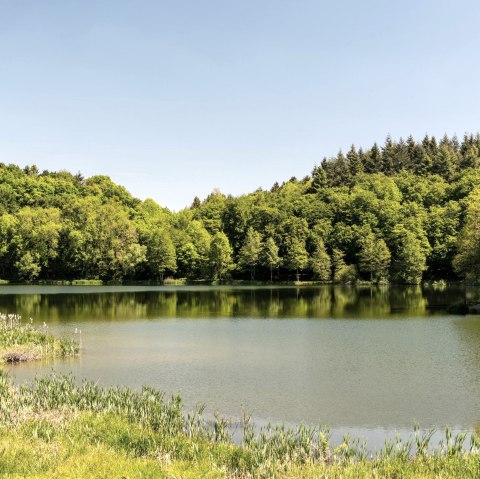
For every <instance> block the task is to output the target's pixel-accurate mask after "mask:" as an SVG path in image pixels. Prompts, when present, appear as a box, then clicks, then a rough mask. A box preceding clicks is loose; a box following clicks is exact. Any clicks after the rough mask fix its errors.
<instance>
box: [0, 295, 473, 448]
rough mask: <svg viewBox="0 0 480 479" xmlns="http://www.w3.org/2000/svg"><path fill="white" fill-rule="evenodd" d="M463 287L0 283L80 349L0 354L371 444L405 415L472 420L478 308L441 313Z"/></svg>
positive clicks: (456, 423)
mask: <svg viewBox="0 0 480 479" xmlns="http://www.w3.org/2000/svg"><path fill="white" fill-rule="evenodd" d="M466 293H467V294H468V295H469V296H472V295H474V294H476V291H474V290H469V291H467V292H466ZM464 295H465V291H464V290H463V289H462V287H459V286H458V287H437V288H435V287H433V286H430V287H425V286H424V287H393V286H392V287H373V288H370V287H353V286H335V287H331V286H318V287H227V286H224V287H223V286H220V287H199V286H198V287H193V286H192V287H188V286H185V287H154V286H151V287H149V286H90V287H88V286H62V287H56V286H1V287H0V312H15V313H19V314H21V315H22V316H23V318H24V319H28V318H30V317H32V318H33V319H34V323H36V324H38V325H42V324H43V322H45V323H46V324H47V326H48V330H49V331H50V332H52V333H53V334H58V335H70V336H74V337H76V338H77V339H79V340H80V341H81V354H80V356H79V357H78V358H76V359H70V360H62V361H59V360H56V361H54V362H44V363H42V362H36V363H30V364H22V365H18V366H11V367H8V370H9V371H10V372H11V373H12V374H13V375H14V376H15V377H16V379H17V381H25V380H27V379H30V378H32V377H33V376H35V375H36V374H40V373H48V372H50V371H51V370H52V369H55V370H56V371H60V372H73V373H74V374H75V375H76V376H78V377H82V378H88V379H93V380H95V381H99V382H100V383H101V384H105V385H107V384H124V385H128V386H132V387H139V386H141V385H142V384H148V385H151V386H154V387H156V388H159V389H161V390H164V391H166V392H167V393H168V394H171V393H179V394H180V395H181V396H182V398H183V400H184V403H185V404H186V406H187V408H193V407H195V405H196V404H206V406H207V411H210V412H213V411H216V410H218V411H219V412H221V413H222V414H223V415H227V416H230V417H232V418H239V417H241V416H242V411H243V410H245V411H247V412H249V413H251V414H252V416H253V417H254V418H255V420H256V421H257V423H263V422H266V421H272V422H280V421H282V422H285V423H287V424H298V423H300V422H305V423H309V424H318V423H321V424H326V425H329V426H330V427H331V429H332V431H333V432H334V436H335V435H336V436H339V435H341V434H343V433H345V432H348V433H350V434H351V435H353V436H360V437H362V438H368V440H369V443H373V444H375V443H381V442H383V438H384V437H385V436H388V435H392V434H396V433H397V432H399V433H401V434H404V433H405V431H411V430H412V427H413V424H414V423H415V422H417V423H419V424H420V426H421V427H422V428H429V427H432V426H437V427H443V426H445V425H449V426H452V427H453V428H454V429H462V430H473V429H475V428H476V429H477V430H478V429H479V425H480V316H454V315H449V314H447V313H446V306H447V305H448V304H451V303H453V302H456V301H461V300H462V299H463V298H464ZM75 331H76V333H75ZM80 331H81V333H80Z"/></svg>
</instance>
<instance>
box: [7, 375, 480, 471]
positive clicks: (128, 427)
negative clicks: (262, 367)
mask: <svg viewBox="0 0 480 479" xmlns="http://www.w3.org/2000/svg"><path fill="white" fill-rule="evenodd" d="M202 411H203V410H202V409H199V410H198V411H197V412H194V413H190V414H186V413H185V411H184V408H183V407H182V403H181V400H180V398H179V397H178V396H174V397H171V398H166V397H165V396H164V395H163V394H162V393H161V392H159V391H157V390H155V389H152V388H148V387H144V388H143V389H142V390H141V391H134V390H131V389H128V388H101V387H99V386H98V385H96V384H94V383H91V382H83V383H81V384H79V383H77V382H76V381H75V379H74V378H73V377H71V376H67V377H66V376H55V375H51V376H47V377H41V378H37V379H36V380H35V381H33V382H32V383H31V384H28V385H24V386H15V385H14V384H13V383H12V381H11V379H10V378H9V377H8V376H7V375H5V374H2V373H1V371H0V477H11V478H14V477H15V478H16V477H24V478H115V477H116V478H122V477H123V478H130V479H131V478H154V477H155V478H170V479H173V478H177V479H178V478H225V479H227V478H230V479H234V478H237V479H246V478H270V477H276V478H305V479H307V478H311V479H313V478H324V479H327V478H328V479H335V478H337V479H340V478H342V479H348V478H352V479H353V478H372V477H373V478H389V479H400V478H404V479H414V478H415V479H430V478H466V479H469V478H472V479H473V478H475V479H477V478H478V477H480V458H479V449H478V448H479V446H480V441H479V439H478V438H477V437H476V436H473V437H472V439H471V441H470V443H469V445H468V446H467V447H466V448H464V447H462V444H463V443H464V439H465V436H463V435H452V434H451V433H450V432H449V431H448V430H447V431H446V432H445V438H444V441H443V443H442V444H440V445H438V446H436V447H431V446H430V445H429V441H430V437H431V436H430V435H429V434H424V435H421V434H420V433H419V432H418V431H414V433H413V436H412V437H413V442H412V443H411V442H408V441H407V442H405V441H403V442H402V441H401V440H400V439H398V440H396V441H393V442H389V443H387V444H386V445H385V447H384V449H383V450H381V451H380V452H378V453H377V454H376V455H375V456H374V457H370V456H368V455H367V453H366V449H365V448H364V447H363V446H362V445H361V444H359V443H358V441H351V440H349V439H348V437H346V438H345V439H344V441H343V443H342V444H340V445H339V446H337V447H333V446H332V445H331V444H330V443H329V434H328V431H326V430H324V429H321V428H308V427H305V426H300V427H299V428H297V429H296V430H290V429H285V428H284V427H283V426H276V427H272V426H269V427H267V428H265V429H263V430H261V431H259V432H258V431H254V429H253V428H252V427H251V426H250V425H249V421H248V420H247V419H245V421H244V437H243V442H242V444H234V443H233V442H232V441H231V439H230V437H229V434H228V429H227V427H226V426H227V421H226V420H225V419H222V418H221V417H218V416H217V417H215V419H213V420H210V421H207V420H206V419H205V418H204V416H203V414H202ZM412 446H415V448H413V449H412Z"/></svg>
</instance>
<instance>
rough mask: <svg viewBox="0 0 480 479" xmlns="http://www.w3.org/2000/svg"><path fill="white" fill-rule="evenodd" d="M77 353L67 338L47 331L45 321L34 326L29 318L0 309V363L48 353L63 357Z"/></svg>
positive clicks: (45, 355) (35, 357) (74, 346)
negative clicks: (40, 324)
mask: <svg viewBox="0 0 480 479" xmlns="http://www.w3.org/2000/svg"><path fill="white" fill-rule="evenodd" d="M77 353H78V344H77V343H76V341H74V340H73V339H70V338H56V337H54V336H52V335H51V334H48V328H47V325H46V324H45V323H44V325H43V327H42V328H37V327H35V326H34V324H33V320H32V319H31V318H30V320H29V321H28V322H25V321H23V320H22V317H21V316H20V315H18V314H5V313H0V363H6V362H7V363H14V362H20V361H30V360H35V359H43V358H48V357H66V356H73V355H75V354H77Z"/></svg>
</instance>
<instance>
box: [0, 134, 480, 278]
mask: <svg viewBox="0 0 480 479" xmlns="http://www.w3.org/2000/svg"><path fill="white" fill-rule="evenodd" d="M479 155H480V136H479V135H476V136H473V135H465V137H464V138H463V139H462V140H461V141H459V140H458V139H457V138H455V137H453V138H448V137H444V138H442V139H441V140H440V141H437V140H436V139H435V138H434V137H429V136H425V138H423V139H422V141H415V140H414V139H413V138H412V137H409V138H408V139H406V140H402V139H400V140H399V141H395V140H393V139H392V138H390V137H387V139H386V141H385V143H384V144H383V145H380V144H374V145H373V146H372V147H371V148H367V149H363V150H362V149H357V148H355V147H354V146H352V147H351V148H350V149H349V151H348V153H347V154H346V155H345V154H343V153H342V152H339V153H338V154H337V155H336V156H334V157H333V158H325V159H323V161H322V162H321V165H319V166H315V167H314V168H313V171H312V174H311V177H306V178H304V179H303V180H302V181H298V180H297V179H296V178H291V179H290V180H289V181H286V182H284V183H275V184H274V185H273V187H272V188H271V190H270V191H264V190H257V191H255V192H253V193H251V194H246V195H242V196H239V197H232V196H225V195H224V194H222V193H221V192H220V191H218V190H214V191H213V192H212V193H211V194H210V195H209V196H208V197H207V198H206V199H204V200H203V201H201V200H200V199H199V198H195V199H194V201H193V203H192V206H191V207H190V208H186V209H184V210H182V211H179V212H176V213H172V212H170V211H169V210H167V209H165V208H162V207H160V206H159V205H157V204H156V203H155V202H154V201H153V200H150V199H147V200H145V201H143V202H142V201H140V200H138V199H136V198H133V197H132V196H131V195H130V194H129V193H128V191H127V190H126V189H125V188H123V187H122V186H120V185H116V184H115V183H113V182H112V180H111V179H110V178H108V177H107V176H95V177H92V178H88V179H84V178H83V177H82V176H81V175H80V174H78V175H72V174H70V173H68V172H65V171H59V172H48V171H44V172H42V173H40V172H39V170H38V168H37V167H35V166H29V167H26V168H23V169H21V168H19V167H18V166H15V165H5V164H0V277H1V278H4V279H5V280H13V281H18V280H22V281H45V280H48V281H51V280H57V279H62V280H68V281H71V280H75V279H88V280H92V279H99V280H104V281H109V280H149V279H161V278H163V277H164V276H165V275H168V276H172V277H176V278H189V279H192V280H194V279H215V278H217V279H218V278H220V277H221V278H224V277H225V276H226V275H227V274H230V273H231V274H232V275H234V276H235V275H236V276H237V277H245V273H247V274H248V273H250V277H251V278H254V277H255V278H257V279H264V280H265V279H269V278H270V280H272V279H273V272H274V270H277V271H278V274H277V277H278V278H279V279H280V278H281V279H284V278H292V275H293V274H296V275H297V279H298V278H299V275H300V272H301V273H302V279H303V278H304V279H306V280H311V279H322V280H324V281H326V280H327V279H326V278H328V276H329V275H328V265H327V263H328V261H327V255H328V256H331V257H333V256H334V255H333V252H334V250H341V251H342V252H343V255H344V257H343V260H344V263H345V264H344V266H342V268H337V273H336V277H335V278H334V279H335V281H342V282H343V281H348V282H351V281H353V280H354V279H355V278H356V277H357V275H358V273H357V272H358V271H359V272H360V274H361V277H362V278H364V279H367V278H371V279H372V280H374V281H380V280H383V279H385V278H390V279H391V280H392V281H395V282H401V283H405V282H407V283H418V282H419V281H421V280H422V279H428V280H436V279H446V280H449V279H458V278H459V277H466V278H468V279H478V277H479V271H478V267H477V263H478V258H476V254H477V251H478V248H477V246H476V245H477V238H476V236H477V235H476V229H475V224H476V220H475V215H476V212H475V206H472V203H474V202H475V201H477V202H478V197H477V196H476V195H478V194H479V193H478V191H479V190H478V188H480V156H479ZM460 232H461V233H460ZM219 233H222V234H224V235H225V236H226V239H227V240H228V244H229V247H228V248H227V247H224V246H219V245H220V243H222V244H224V245H225V244H226V242H225V238H223V239H222V240H221V241H220V240H219V238H218V236H217V235H218V234H219ZM213 237H216V240H215V241H216V245H215V246H213V249H212V247H211V243H212V239H213ZM315 238H318V239H319V240H321V241H322V242H323V246H319V244H317V243H316V239H315ZM267 243H268V244H267ZM220 251H223V252H224V253H222V254H220ZM225 252H226V253H225ZM377 253H378V254H377ZM389 255H390V259H389V258H388V256H389ZM215 256H216V258H214V257H215ZM222 256H225V258H226V259H225V258H224V259H221V257H222ZM280 258H282V259H283V261H280ZM454 258H455V259H454ZM233 260H236V261H237V263H238V268H237V269H236V270H233V269H232V264H233ZM334 262H335V261H334ZM347 265H348V266H347ZM333 270H334V271H333V272H334V273H335V267H334V268H333ZM340 271H342V273H341V274H340ZM173 279H174V278H173Z"/></svg>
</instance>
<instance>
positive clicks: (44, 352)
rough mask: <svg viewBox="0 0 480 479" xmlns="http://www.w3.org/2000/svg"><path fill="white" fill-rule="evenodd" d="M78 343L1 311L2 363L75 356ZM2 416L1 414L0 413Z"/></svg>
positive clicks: (0, 355) (0, 344) (0, 348)
mask: <svg viewBox="0 0 480 479" xmlns="http://www.w3.org/2000/svg"><path fill="white" fill-rule="evenodd" d="M77 353H78V345H77V344H76V342H75V341H73V340H71V339H68V338H55V337H53V336H52V335H50V334H48V333H47V330H46V328H45V327H44V328H42V329H38V328H35V327H34V326H33V323H32V320H30V322H29V323H26V322H25V321H22V317H21V316H19V315H17V314H4V313H0V364H2V363H6V362H9V363H15V362H20V361H29V360H35V359H44V358H48V357H50V358H51V357H66V356H74V355H75V354H77ZM0 417H1V414H0Z"/></svg>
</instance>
